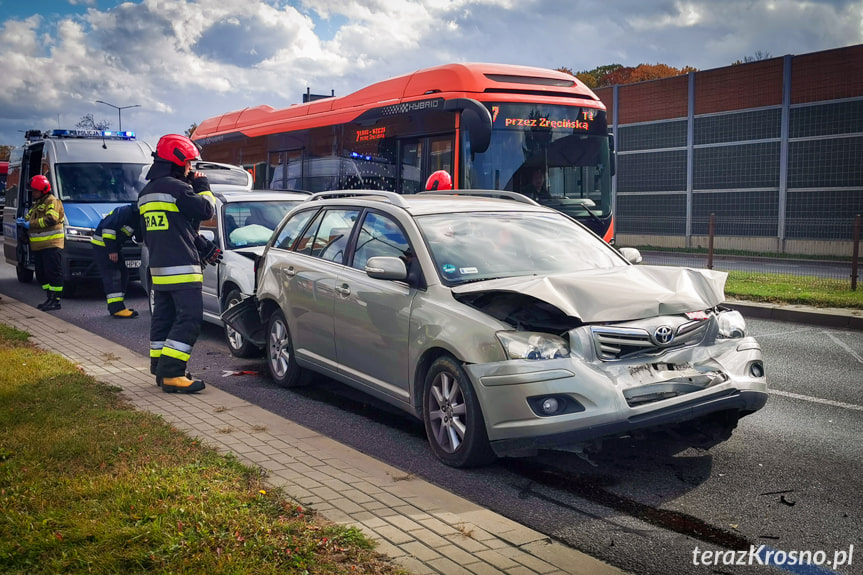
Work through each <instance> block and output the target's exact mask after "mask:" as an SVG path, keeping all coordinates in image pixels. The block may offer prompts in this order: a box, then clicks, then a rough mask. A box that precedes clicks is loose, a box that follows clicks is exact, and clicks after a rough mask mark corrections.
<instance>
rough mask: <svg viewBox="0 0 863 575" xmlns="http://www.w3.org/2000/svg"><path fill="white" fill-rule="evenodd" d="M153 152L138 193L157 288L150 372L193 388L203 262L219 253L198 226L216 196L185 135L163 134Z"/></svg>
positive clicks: (168, 387)
mask: <svg viewBox="0 0 863 575" xmlns="http://www.w3.org/2000/svg"><path fill="white" fill-rule="evenodd" d="M153 157H154V161H153V165H152V167H151V168H150V170H149V172H147V176H146V178H147V180H149V182H148V183H147V185H146V186H144V189H143V190H141V193H140V195H139V196H138V209H139V211H140V212H141V220H142V225H143V236H144V245H145V247H146V249H147V251H148V253H149V274H150V277H151V281H152V288H153V293H154V300H153V317H152V320H151V322H150V372H151V373H153V374H154V375H155V376H156V384H157V385H161V387H162V391H164V392H166V393H175V392H179V393H194V392H197V391H201V390H202V389H204V387H205V385H204V382H203V381H201V380H199V379H193V378H192V377H191V375H190V374H189V373H188V372H187V371H186V364H187V362H188V361H189V357H190V355H191V353H192V346H194V344H195V341H196V340H197V339H198V334H199V333H200V330H201V321H202V320H203V316H204V304H203V294H202V291H201V290H202V287H203V266H204V265H205V264H207V263H212V264H215V263H217V262H218V261H219V260H220V259H221V250H219V249H218V248H217V247H216V246H215V245H214V244H213V243H212V242H210V241H209V240H207V239H206V238H204V237H202V236H200V235H199V234H198V231H197V227H198V224H199V222H201V221H202V220H208V219H210V218H212V217H213V214H214V210H215V208H214V206H215V197H214V196H213V193H212V192H211V191H210V187H209V182H208V181H207V178H206V176H204V175H203V174H201V173H200V172H191V173H190V170H191V165H192V162H193V161H195V160H197V159H200V158H199V152H198V148H197V147H196V146H195V144H194V143H193V142H192V141H191V140H190V139H189V138H187V137H186V136H181V135H179V134H168V135H165V136H162V138H160V139H159V142H158V144H156V152H155V153H154V154H153Z"/></svg>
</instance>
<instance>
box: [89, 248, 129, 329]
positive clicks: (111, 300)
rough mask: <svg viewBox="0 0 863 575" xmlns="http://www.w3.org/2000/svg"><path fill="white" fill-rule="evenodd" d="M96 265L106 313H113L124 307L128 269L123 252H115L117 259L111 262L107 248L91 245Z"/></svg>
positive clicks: (127, 284)
mask: <svg viewBox="0 0 863 575" xmlns="http://www.w3.org/2000/svg"><path fill="white" fill-rule="evenodd" d="M93 253H94V256H95V260H96V265H97V266H98V267H99V275H100V276H101V277H102V289H104V290H105V299H107V300H108V313H111V314H114V313H117V312H118V311H123V310H124V309H126V299H125V298H126V288H127V287H128V286H129V270H128V269H127V268H126V260H124V259H123V254H122V253H120V252H118V253H117V261H116V262H112V261H111V259H110V258H109V257H108V253H109V252H108V250H107V249H105V248H103V247H102V246H96V245H94V246H93Z"/></svg>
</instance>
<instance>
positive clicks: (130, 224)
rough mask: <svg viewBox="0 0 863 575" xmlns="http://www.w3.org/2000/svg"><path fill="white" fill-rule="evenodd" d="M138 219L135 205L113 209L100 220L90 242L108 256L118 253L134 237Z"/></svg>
mask: <svg viewBox="0 0 863 575" xmlns="http://www.w3.org/2000/svg"><path fill="white" fill-rule="evenodd" d="M140 219H141V216H140V214H139V213H138V206H136V205H135V204H129V205H128V206H120V207H119V208H115V209H113V210H111V211H110V212H109V213H108V215H107V216H105V217H104V218H102V221H101V222H99V225H98V226H96V231H95V232H94V234H93V239H92V240H90V241H91V243H93V245H96V246H99V247H100V248H105V250H106V251H107V252H108V253H109V254H110V253H118V252H119V251H120V247H121V246H122V245H123V244H124V243H125V242H126V241H127V240H130V239H132V236H134V235H135V232H136V230H137V229H138V226H139V224H140Z"/></svg>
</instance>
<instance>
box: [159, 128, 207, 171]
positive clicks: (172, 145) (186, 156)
mask: <svg viewBox="0 0 863 575" xmlns="http://www.w3.org/2000/svg"><path fill="white" fill-rule="evenodd" d="M156 157H157V158H162V159H163V160H168V161H169V162H171V163H173V164H177V165H178V166H185V165H186V162H188V161H189V160H200V159H201V154H200V152H199V151H198V146H196V145H195V144H194V142H192V140H190V139H189V138H187V137H186V136H181V135H180V134H168V135H166V136H162V137H161V138H159V143H158V144H156Z"/></svg>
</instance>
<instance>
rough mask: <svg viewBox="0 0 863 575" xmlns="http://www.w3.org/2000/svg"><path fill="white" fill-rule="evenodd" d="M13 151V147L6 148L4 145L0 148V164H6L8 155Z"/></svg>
mask: <svg viewBox="0 0 863 575" xmlns="http://www.w3.org/2000/svg"><path fill="white" fill-rule="evenodd" d="M14 149H15V146H7V145H5V144H4V145H2V146H0V162H8V161H9V154H11V153H12V150H14Z"/></svg>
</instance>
